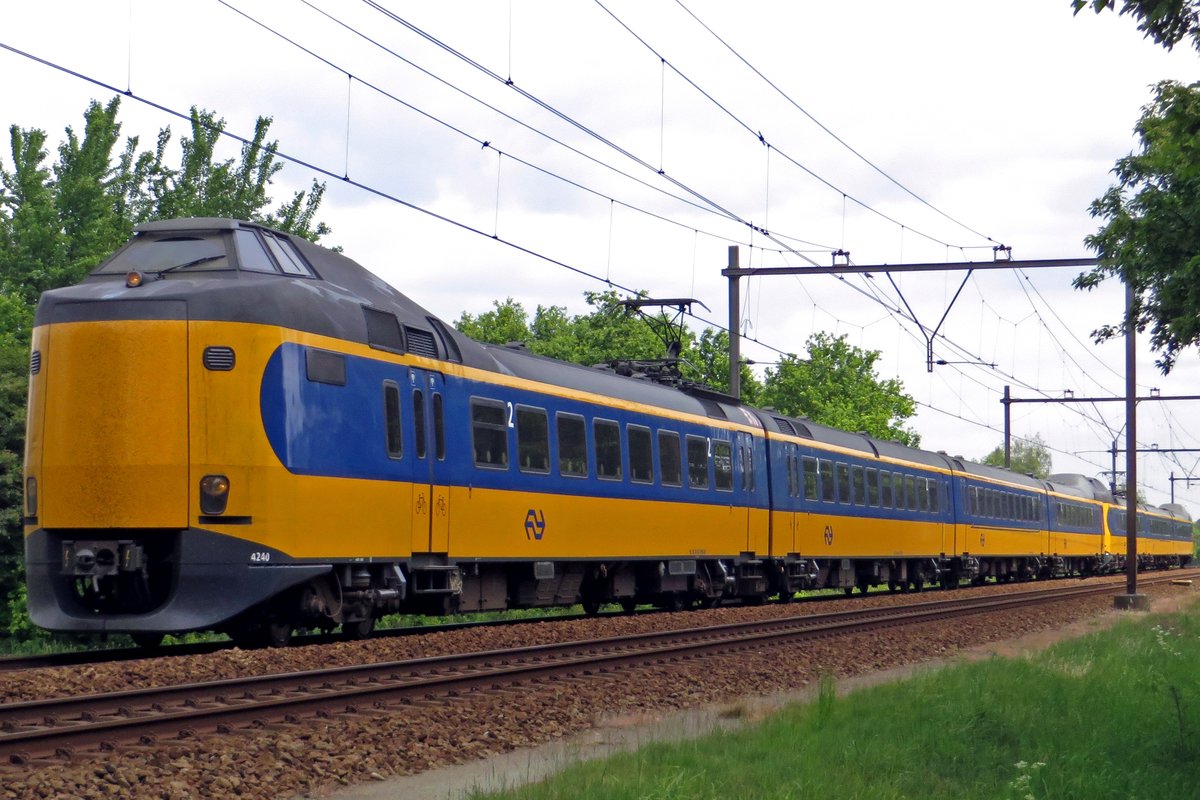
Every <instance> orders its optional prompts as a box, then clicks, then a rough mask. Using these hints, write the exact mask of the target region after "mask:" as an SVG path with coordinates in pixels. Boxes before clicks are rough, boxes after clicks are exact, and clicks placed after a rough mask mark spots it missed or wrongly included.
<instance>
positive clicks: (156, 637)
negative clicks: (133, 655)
mask: <svg viewBox="0 0 1200 800" xmlns="http://www.w3.org/2000/svg"><path fill="white" fill-rule="evenodd" d="M129 638H130V639H133V643H134V644H135V645H137V646H138V647H140V648H142V649H143V650H154V649H156V648H158V647H159V646H161V645H162V640H163V635H162V634H161V633H131V634H130V635H129Z"/></svg>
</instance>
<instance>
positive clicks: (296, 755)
mask: <svg viewBox="0 0 1200 800" xmlns="http://www.w3.org/2000/svg"><path fill="white" fill-rule="evenodd" d="M1076 583H1077V582H1076ZM1038 585H1045V584H1038ZM1115 585H1122V584H1115ZM1013 588H1014V587H1009V586H988V587H983V588H981V589H976V590H973V591H974V592H979V593H982V594H990V593H1004V592H1009V591H1013ZM1016 588H1017V589H1018V590H1021V589H1029V588H1036V586H1020V587H1016ZM1146 591H1147V592H1148V593H1150V594H1152V595H1168V594H1179V593H1185V592H1187V593H1190V592H1191V591H1192V589H1191V588H1190V587H1181V586H1165V585H1164V586H1160V587H1149V588H1148V589H1146ZM950 596H952V595H949V594H947V593H944V592H928V593H924V594H921V595H878V596H870V597H866V598H859V597H855V598H853V599H845V600H843V599H838V600H833V601H828V602H821V603H811V604H798V605H788V606H783V605H770V606H760V607H752V608H721V609H712V610H708V611H695V612H690V613H684V614H657V615H640V616H632V617H625V616H622V617H613V618H602V619H593V620H576V621H561V622H546V623H536V624H526V625H516V626H510V627H504V628H476V629H468V630H456V631H449V632H443V633H434V634H429V635H424V636H409V637H400V638H391V639H378V640H371V641H366V642H345V643H338V644H332V645H322V646H309V647H296V648H288V649H284V650H258V651H243V650H236V649H235V650H229V651H223V652H220V653H215V654H210V655H204V656H181V657H173V658H154V659H145V660H141V661H132V662H122V663H119V664H95V665H89V666H86V667H64V668H55V669H40V670H28V671H24V672H14V673H10V674H7V675H6V676H5V681H4V686H3V688H2V689H0V702H17V701H22V700H32V699H37V698H45V697H57V696H69V695H74V694H85V693H93V692H109V691H119V690H123V689H129V688H132V687H142V686H164V685H172V684H176V683H187V682H198V681H209V680H219V679H222V678H232V677H239V676H246V675H258V674H269V673H277V672H288V671H297V670H306V669H314V668H318V667H330V666H337V665H343V664H346V665H349V664H357V663H370V662H381V661H395V660H402V659H408V658H417V657H422V656H431V655H440V654H446V653H454V652H471V651H483V650H493V649H506V648H511V647H522V646H528V645H531V644H540V643H546V642H558V641H574V640H580V639H588V638H598V637H602V636H616V635H621V634H628V633H635V632H642V631H653V630H667V629H675V628H683V627H695V626H698V625H702V624H705V623H710V624H720V623H725V622H733V621H743V620H749V619H765V618H770V617H778V616H788V615H795V614H798V613H825V612H828V611H838V610H842V609H846V608H861V607H863V606H864V605H891V604H901V603H911V602H914V601H922V600H924V601H934V600H943V599H948V598H949V597H950ZM1111 608H1112V595H1111V594H1109V593H1103V594H1100V595H1097V596H1094V597H1090V598H1084V599H1076V600H1071V601H1067V602H1062V603H1054V604H1050V605H1043V606H1038V607H1034V608H1029V609H1021V610H1018V611H1013V612H1008V613H1003V614H1001V613H992V614H984V615H979V616H975V617H968V618H965V619H959V620H950V621H941V622H929V623H922V624H919V625H912V626H906V627H904V628H903V629H893V630H885V631H883V632H872V633H861V634H853V635H850V636H843V637H838V638H836V639H827V640H818V641H809V642H803V643H797V644H793V645H786V644H785V645H778V646H774V647H764V648H762V649H760V650H756V651H750V652H741V653H738V654H736V655H728V656H721V657H716V658H706V659H704V660H703V661H678V662H671V663H667V664H663V665H658V666H654V667H647V668H641V669H638V670H636V671H632V672H631V671H622V672H619V673H612V674H609V675H607V676H598V677H593V678H588V679H587V680H583V679H574V680H569V681H558V682H553V683H546V684H538V685H531V686H527V687H519V688H513V689H509V690H506V691H505V692H502V693H488V694H486V695H465V696H462V697H458V698H446V699H438V700H436V701H433V700H430V701H421V702H417V703H414V704H413V705H409V706H403V707H397V708H396V709H392V710H377V711H371V712H368V715H367V716H363V715H358V716H355V717H352V718H351V717H345V718H339V717H337V716H334V717H331V718H328V719H317V718H312V719H304V720H302V721H301V722H299V723H296V724H279V725H272V726H268V727H265V728H261V729H258V730H256V731H254V732H253V733H239V734H234V735H217V734H213V735H210V736H209V735H206V736H202V737H198V738H194V739H184V740H174V741H170V742H159V743H158V744H156V745H146V746H141V747H136V748H131V749H122V750H121V751H119V752H117V753H108V754H101V755H81V756H79V757H77V758H76V760H75V761H73V762H68V761H57V762H54V763H50V764H42V765H31V766H29V767H25V768H22V769H17V768H11V767H0V798H4V799H5V800H7V799H8V798H49V797H67V796H69V797H92V798H128V797H160V798H201V797H245V798H255V799H256V800H257V799H258V798H278V797H293V796H296V795H300V794H321V793H323V792H327V791H328V790H330V789H332V788H336V787H339V786H345V785H350V784H355V783H361V782H366V781H372V780H385V779H387V778H388V777H390V776H395V775H405V774H414V773H417V772H421V771H424V770H428V769H430V768H433V767H437V766H443V765H447V764H454V763H463V762H466V761H471V760H475V759H479V758H482V757H485V756H489V755H494V754H498V753H503V752H506V751H509V750H512V749H514V748H519V747H527V746H530V745H536V744H541V743H545V742H548V741H551V740H554V739H558V738H561V737H564V736H567V735H570V734H573V733H577V732H579V731H582V730H585V729H587V728H589V727H590V726H591V725H592V724H593V723H594V722H595V721H596V720H597V719H598V718H599V717H600V716H608V715H613V714H636V713H639V712H646V711H661V710H670V709H679V708H689V707H696V706H700V705H704V704H710V703H717V702H722V701H729V700H731V699H734V698H737V697H745V696H757V695H767V694H772V693H776V692H780V691H786V690H789V689H795V688H797V687H802V686H807V685H809V684H810V683H812V682H815V681H816V680H817V679H818V676H819V675H821V674H832V675H834V676H836V677H838V678H844V677H849V676H854V675H860V674H863V673H866V672H871V671H875V670H881V669H887V668H891V667H895V666H897V665H901V664H911V663H916V662H921V661H928V660H932V659H938V658H944V657H946V656H948V655H950V654H953V653H954V652H956V651H958V650H959V649H961V648H964V647H968V646H972V645H978V644H982V643H987V642H995V641H1000V640H1004V639H1009V638H1014V637H1017V636H1021V635H1024V634H1027V633H1031V632H1035V631H1041V630H1047V629H1051V628H1054V627H1058V626H1062V625H1066V624H1069V623H1072V622H1077V621H1080V620H1083V619H1087V618H1090V617H1095V616H1099V615H1102V614H1104V613H1106V612H1108V611H1109V610H1110V609H1111Z"/></svg>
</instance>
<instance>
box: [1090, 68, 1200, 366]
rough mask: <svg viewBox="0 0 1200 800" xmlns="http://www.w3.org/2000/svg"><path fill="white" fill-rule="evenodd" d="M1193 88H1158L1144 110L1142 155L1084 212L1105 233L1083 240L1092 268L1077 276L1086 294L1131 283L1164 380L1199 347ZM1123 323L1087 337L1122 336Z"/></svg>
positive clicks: (1199, 144) (1197, 125)
mask: <svg viewBox="0 0 1200 800" xmlns="http://www.w3.org/2000/svg"><path fill="white" fill-rule="evenodd" d="M1198 131H1200V84H1191V85H1189V86H1184V85H1183V84H1180V83H1176V82H1174V81H1163V82H1161V83H1159V84H1158V85H1157V86H1156V87H1155V89H1154V99H1153V101H1152V102H1151V103H1150V105H1148V106H1146V107H1145V108H1144V109H1143V112H1142V117H1141V119H1140V120H1139V122H1138V124H1137V127H1136V132H1137V134H1138V136H1139V138H1140V139H1141V151H1140V152H1138V153H1131V154H1130V155H1128V156H1125V157H1124V158H1121V159H1119V160H1118V161H1117V164H1116V166H1115V167H1114V169H1113V173H1114V174H1115V175H1116V177H1117V184H1116V185H1115V186H1112V187H1110V188H1109V189H1108V191H1107V192H1105V193H1104V195H1103V196H1101V197H1100V198H1098V199H1097V200H1095V201H1094V202H1093V203H1092V205H1091V213H1092V216H1094V217H1099V218H1101V219H1103V220H1105V224H1104V226H1103V227H1102V228H1101V229H1100V230H1099V231H1098V232H1097V233H1095V234H1093V235H1091V236H1088V237H1087V239H1086V243H1087V245H1088V247H1090V248H1092V249H1093V250H1095V251H1096V255H1097V257H1098V261H1099V263H1098V265H1097V266H1096V267H1095V268H1093V269H1092V270H1091V271H1090V272H1087V273H1084V274H1082V275H1080V276H1078V277H1077V278H1076V279H1075V281H1074V283H1075V286H1076V287H1077V288H1083V289H1092V288H1094V287H1096V286H1098V285H1099V284H1100V283H1102V282H1103V281H1104V280H1105V279H1107V278H1109V277H1113V276H1117V277H1121V278H1122V279H1123V280H1125V281H1126V282H1132V286H1133V289H1134V294H1135V301H1134V308H1133V314H1134V317H1133V318H1134V319H1135V320H1136V323H1135V326H1136V328H1137V330H1139V331H1142V330H1145V329H1146V328H1147V327H1149V328H1150V344H1151V346H1152V347H1153V348H1154V349H1155V350H1156V351H1157V352H1158V353H1159V358H1158V360H1157V362H1156V363H1157V364H1158V367H1159V368H1160V369H1161V370H1162V371H1163V372H1169V371H1170V370H1171V368H1172V367H1173V366H1174V365H1175V360H1176V358H1178V356H1179V353H1180V351H1181V350H1183V349H1184V348H1186V347H1188V346H1190V345H1192V344H1195V343H1197V341H1200V135H1197V132H1198ZM1124 331H1125V322H1124V321H1121V322H1119V323H1115V324H1112V325H1105V326H1103V327H1101V328H1099V329H1098V330H1096V331H1095V332H1094V333H1093V336H1094V337H1095V339H1096V340H1097V341H1105V340H1107V339H1110V338H1112V337H1114V336H1118V335H1122V334H1123V333H1124Z"/></svg>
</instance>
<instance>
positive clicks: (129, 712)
mask: <svg viewBox="0 0 1200 800" xmlns="http://www.w3.org/2000/svg"><path fill="white" fill-rule="evenodd" d="M1179 577H1180V576H1179V574H1178V573H1171V574H1164V575H1154V576H1147V577H1145V578H1143V579H1142V580H1143V582H1144V583H1145V584H1154V583H1163V582H1169V581H1171V580H1174V579H1178V578H1179ZM1112 591H1113V583H1110V582H1106V583H1098V584H1097V583H1088V584H1083V585H1075V586H1068V587H1065V588H1064V587H1055V588H1053V589H1038V590H1032V591H1022V592H1015V593H1010V594H1004V595H987V596H973V597H965V598H964V597H961V596H959V597H956V598H954V599H947V600H936V601H932V602H930V601H925V602H922V603H918V604H910V605H899V606H896V605H893V606H885V607H874V608H861V609H853V610H849V611H840V612H835V613H828V614H807V615H804V616H792V617H785V618H779V619H773V620H765V621H756V622H742V623H735V624H729V625H719V626H710V627H703V628H693V629H685V630H676V631H665V632H655V633H643V634H637V635H632V636H622V637H613V638H608V639H600V640H595V641H581V642H571V643H561V644H547V645H539V646H534V647H525V648H516V649H509V650H503V651H488V652H476V653H470V654H466V655H452V656H439V657H433V658H423V659H414V660H408V661H399V662H391V663H383V664H370V665H361V666H348V667H337V668H331V669H322V670H316V671H311V672H298V673H287V674H275V675H265V676H258V677H251V678H245V679H236V680H224V681H214V682H208V683H198V684H185V685H178V686H171V687H163V688H157V689H145V690H132V691H124V692H116V693H109V694H97V695H89V696H82V697H70V698H59V699H52V700H41V701H32V702H24V703H11V704H3V705H0V763H2V764H10V765H17V766H20V765H26V764H30V763H33V762H37V761H41V760H44V759H61V758H70V757H71V756H73V755H74V754H76V753H81V752H88V751H94V750H97V749H99V750H113V749H117V748H120V747H124V746H129V745H143V746H153V745H155V744H156V743H159V742H162V741H166V740H170V739H181V738H182V739H186V738H191V737H194V736H197V735H200V734H203V733H209V732H216V733H222V734H228V733H236V732H238V731H253V730H254V729H256V728H261V727H263V726H267V725H274V724H295V723H299V722H300V721H301V719H302V718H306V717H312V716H318V717H321V716H343V715H355V714H361V713H377V710H380V709H382V710H385V711H386V710H387V709H390V708H395V707H402V706H403V705H405V704H411V703H414V702H420V701H423V700H427V699H430V698H433V699H436V698H445V697H454V696H458V695H462V694H464V693H469V692H489V691H496V690H503V689H505V688H506V687H511V686H514V685H518V684H523V683H530V682H536V681H548V680H561V679H563V678H574V679H588V677H589V676H594V675H597V674H607V673H612V672H614V671H618V670H624V669H631V668H636V667H640V666H645V665H653V664H660V663H665V662H668V661H677V660H682V659H695V658H703V657H706V656H710V655H713V654H725V653H729V652H736V651H738V650H743V649H748V648H762V647H764V646H769V645H774V644H777V643H782V642H790V641H798V640H804V639H813V638H823V637H832V636H840V635H845V634H848V633H854V632H860V631H867V630H872V629H879V628H888V627H898V626H903V625H910V624H916V623H922V622H930V621H935V620H943V619H947V618H952V617H961V616H967V615H973V614H980V613H989V612H997V611H1005V610H1011V609H1017V608H1021V607H1026V606H1031V605H1036V604H1042V603H1051V602H1056V601H1060V600H1066V599H1072V598H1077V597H1084V596H1089V595H1096V594H1107V593H1111V592H1112Z"/></svg>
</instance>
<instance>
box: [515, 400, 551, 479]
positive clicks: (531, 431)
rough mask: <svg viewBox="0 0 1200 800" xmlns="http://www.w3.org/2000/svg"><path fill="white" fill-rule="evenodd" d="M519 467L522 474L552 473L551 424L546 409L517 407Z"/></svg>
mask: <svg viewBox="0 0 1200 800" xmlns="http://www.w3.org/2000/svg"><path fill="white" fill-rule="evenodd" d="M517 466H518V467H520V468H521V471H522V472H539V473H542V474H545V473H548V472H550V423H549V422H548V420H547V417H546V411H545V409H541V408H532V407H530V406H517Z"/></svg>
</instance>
